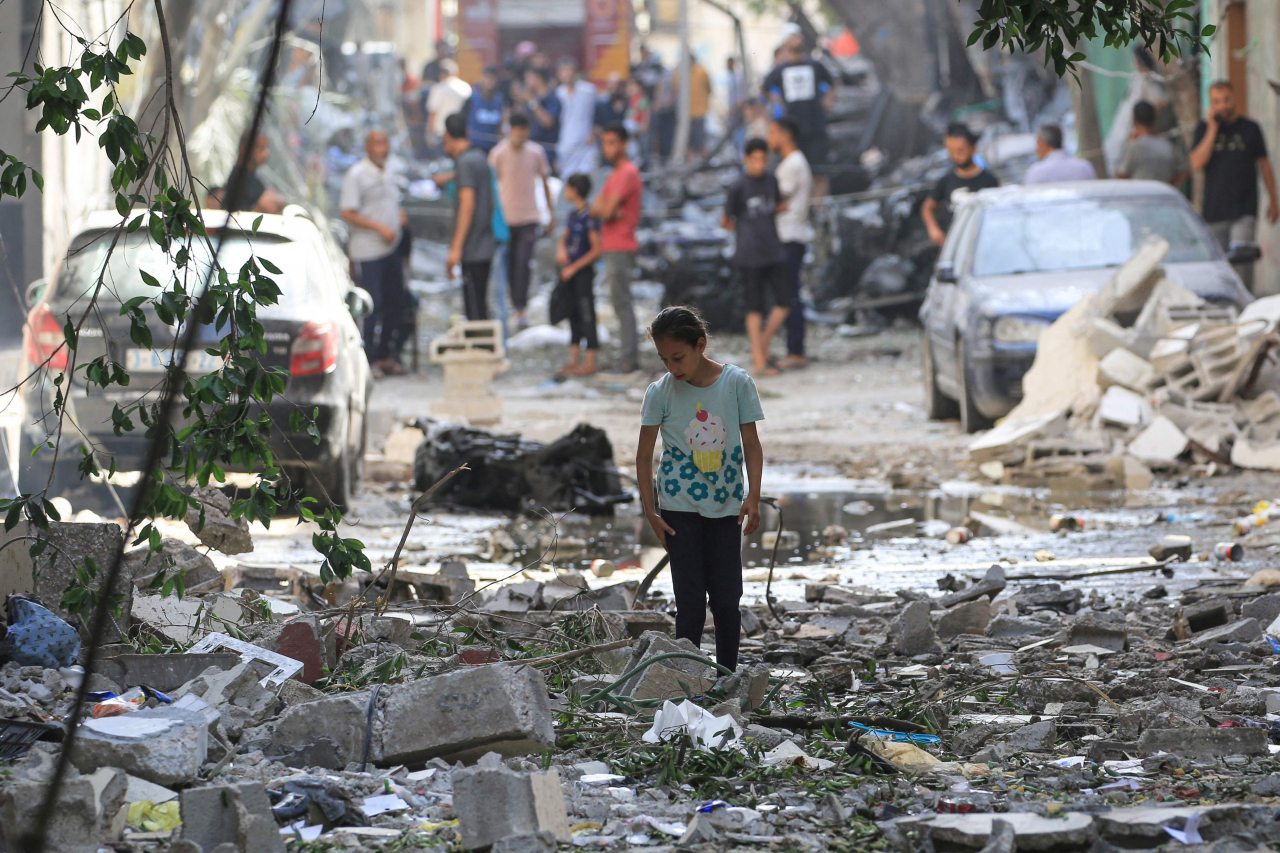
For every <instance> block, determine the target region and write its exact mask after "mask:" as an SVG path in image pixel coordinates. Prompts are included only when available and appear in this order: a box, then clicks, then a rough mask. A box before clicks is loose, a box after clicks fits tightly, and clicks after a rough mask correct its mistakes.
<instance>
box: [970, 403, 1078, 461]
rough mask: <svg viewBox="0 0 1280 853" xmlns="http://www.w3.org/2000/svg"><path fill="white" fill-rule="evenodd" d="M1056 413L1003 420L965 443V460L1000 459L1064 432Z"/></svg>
mask: <svg viewBox="0 0 1280 853" xmlns="http://www.w3.org/2000/svg"><path fill="white" fill-rule="evenodd" d="M1066 428H1067V420H1066V417H1065V415H1064V413H1063V412H1062V411H1060V410H1058V411H1052V412H1046V413H1044V414H1036V415H1028V416H1026V417H1021V418H1006V419H1005V420H1004V421H1002V422H1001V423H1000V425H999V426H997V427H995V428H994V429H992V430H989V431H988V432H986V433H985V434H983V435H980V436H978V437H977V438H975V439H974V440H973V441H971V442H969V448H968V450H969V459H970V460H972V461H973V462H974V463H976V464H981V463H983V462H991V461H995V460H998V459H1002V458H1003V457H1004V456H1005V455H1006V454H1007V453H1009V452H1010V451H1012V450H1014V449H1016V448H1018V447H1021V446H1023V445H1025V444H1026V443H1027V442H1029V441H1031V440H1032V439H1036V438H1053V437H1056V436H1059V435H1062V434H1063V433H1064V432H1066Z"/></svg>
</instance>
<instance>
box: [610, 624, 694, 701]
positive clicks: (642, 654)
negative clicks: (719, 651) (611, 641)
mask: <svg viewBox="0 0 1280 853" xmlns="http://www.w3.org/2000/svg"><path fill="white" fill-rule="evenodd" d="M675 652H683V653H685V654H691V655H697V656H698V657H700V658H704V659H705V655H703V653H702V650H701V649H699V648H698V647H697V646H695V645H694V644H693V643H691V642H690V641H689V640H685V639H680V640H675V639H672V638H671V637H668V636H667V635H666V634H662V633H659V632H657V631H645V632H644V633H643V634H641V635H640V639H639V640H638V641H637V642H636V644H635V645H634V646H633V647H632V651H631V659H630V660H629V661H627V665H626V668H625V669H624V670H623V671H624V672H626V671H629V670H632V669H635V668H636V667H637V666H640V664H642V663H644V662H645V661H646V660H648V659H649V658H652V657H657V656H658V655H664V654H672V653H675ZM655 666H664V667H667V668H669V669H671V670H674V671H676V672H679V673H683V674H685V675H690V676H693V677H695V678H699V679H708V680H711V681H714V680H715V679H716V678H718V677H719V671H718V670H717V669H716V668H715V667H713V666H710V665H709V664H705V663H700V662H698V661H696V660H689V659H688V658H668V659H666V660H664V661H662V662H661V663H660V664H654V665H652V666H650V667H649V668H648V669H646V670H644V671H643V672H641V673H639V674H638V675H634V676H632V677H631V678H630V679H628V680H627V681H625V682H623V683H622V684H620V685H618V689H617V690H616V691H615V692H616V693H617V694H618V695H619V696H631V695H633V694H634V692H635V691H636V690H637V689H638V688H639V687H640V685H641V684H642V683H643V682H644V681H645V679H646V673H648V672H649V670H652V669H653V668H654V667H655Z"/></svg>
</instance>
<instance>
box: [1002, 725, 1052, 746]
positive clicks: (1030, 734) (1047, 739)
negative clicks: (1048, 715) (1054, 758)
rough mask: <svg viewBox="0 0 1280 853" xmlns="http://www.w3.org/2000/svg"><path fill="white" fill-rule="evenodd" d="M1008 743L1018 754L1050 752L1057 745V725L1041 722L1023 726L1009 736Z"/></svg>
mask: <svg viewBox="0 0 1280 853" xmlns="http://www.w3.org/2000/svg"><path fill="white" fill-rule="evenodd" d="M1008 743H1009V746H1010V747H1011V748H1013V749H1016V750H1019V751H1020V752H1051V751H1052V750H1053V748H1054V746H1055V745H1057V743H1058V724H1057V723H1056V722H1054V721H1053V720H1043V721H1041V722H1039V723H1031V724H1030V725H1026V726H1023V727H1022V728H1020V729H1018V730H1017V731H1015V732H1014V733H1013V734H1012V735H1010V736H1009V741H1008Z"/></svg>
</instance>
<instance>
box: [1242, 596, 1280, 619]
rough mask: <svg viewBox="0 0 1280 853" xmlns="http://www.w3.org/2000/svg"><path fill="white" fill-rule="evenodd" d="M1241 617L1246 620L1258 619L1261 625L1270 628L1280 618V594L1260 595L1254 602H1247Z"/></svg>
mask: <svg viewBox="0 0 1280 853" xmlns="http://www.w3.org/2000/svg"><path fill="white" fill-rule="evenodd" d="M1240 615H1241V616H1243V617H1244V618H1246V619H1257V620H1258V624H1259V625H1267V626H1270V625H1271V623H1273V622H1275V621H1276V619H1277V618H1280V593H1271V594H1270V595H1260V596H1258V597H1257V598H1255V599H1254V600H1253V601H1250V602H1246V603H1245V605H1244V606H1243V607H1241V608H1240Z"/></svg>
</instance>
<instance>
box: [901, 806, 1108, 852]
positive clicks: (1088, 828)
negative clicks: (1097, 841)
mask: <svg viewBox="0 0 1280 853" xmlns="http://www.w3.org/2000/svg"><path fill="white" fill-rule="evenodd" d="M997 820H1001V821H1004V822H1005V823H1007V824H1008V825H1009V826H1011V827H1012V828H1013V832H1014V836H1015V837H1016V839H1017V849H1018V850H1057V849H1088V848H1089V846H1090V845H1091V843H1092V842H1093V839H1094V837H1095V835H1096V832H1097V830H1096V829H1095V827H1094V824H1093V818H1092V816H1090V815H1087V814H1081V813H1079V812H1069V813H1067V814H1066V815H1063V816H1061V817H1041V816H1040V815H1038V814H1034V813H1032V812H1009V813H1008V814H999V815H997V814H990V813H975V814H925V815H919V816H912V817H906V818H897V819H896V820H894V821H893V824H892V825H893V826H896V827H898V828H900V829H908V828H915V827H920V828H924V827H928V828H929V830H930V832H931V835H932V837H933V840H934V843H935V844H937V843H938V842H943V843H945V844H948V845H958V846H960V847H967V848H970V849H975V850H976V849H977V848H980V847H984V846H985V845H986V843H987V841H988V840H989V839H990V837H991V833H992V830H993V826H992V824H993V823H994V822H995V821H997Z"/></svg>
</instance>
